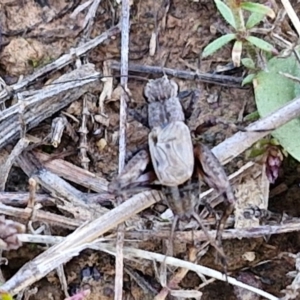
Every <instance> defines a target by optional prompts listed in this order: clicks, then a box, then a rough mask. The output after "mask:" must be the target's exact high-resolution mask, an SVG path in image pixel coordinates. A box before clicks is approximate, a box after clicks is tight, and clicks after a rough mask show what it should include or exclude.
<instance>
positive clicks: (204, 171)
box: [194, 143, 235, 265]
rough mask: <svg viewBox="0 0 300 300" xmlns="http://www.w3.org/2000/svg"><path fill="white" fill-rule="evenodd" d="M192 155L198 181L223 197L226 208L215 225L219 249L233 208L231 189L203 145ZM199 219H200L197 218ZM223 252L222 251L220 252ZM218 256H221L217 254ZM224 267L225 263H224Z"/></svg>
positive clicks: (219, 165) (213, 156)
mask: <svg viewBox="0 0 300 300" xmlns="http://www.w3.org/2000/svg"><path fill="white" fill-rule="evenodd" d="M194 155H195V171H196V173H197V175H198V178H199V181H204V182H205V183H206V184H207V185H208V186H209V187H211V188H213V189H215V190H216V191H217V192H219V193H220V194H223V195H225V196H226V197H225V199H226V204H227V208H226V211H225V212H224V213H223V215H222V217H221V219H220V221H219V222H218V225H217V235H216V241H217V244H216V243H215V245H216V246H217V248H220V247H221V245H222V243H221V238H222V231H223V229H224V227H225V223H226V220H227V218H228V217H229V215H230V214H231V212H232V211H233V208H234V203H235V197H234V193H233V191H232V187H231V185H230V183H229V180H228V177H227V175H226V173H225V171H224V169H223V167H222V165H221V163H220V162H219V160H218V159H217V158H216V157H215V155H214V154H213V153H212V152H211V151H210V149H209V148H208V147H207V146H205V145H204V144H201V143H199V144H197V145H196V146H195V147H194ZM199 219H200V217H199ZM222 251H223V250H222ZM219 254H221V253H220V252H219ZM224 257H225V256H224V255H223V253H222V254H221V260H222V261H224V263H225V259H224ZM225 265H226V263H225Z"/></svg>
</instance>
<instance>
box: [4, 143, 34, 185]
mask: <svg viewBox="0 0 300 300" xmlns="http://www.w3.org/2000/svg"><path fill="white" fill-rule="evenodd" d="M28 145H29V140H28V139H26V138H22V139H20V140H19V141H18V143H17V144H16V145H15V147H14V149H13V150H12V151H11V153H10V154H9V156H8V157H7V158H6V159H5V163H3V164H2V165H1V166H0V191H4V189H5V183H6V180H7V177H8V174H9V172H10V169H11V167H12V165H13V163H14V161H15V159H16V157H18V156H19V155H20V154H21V153H22V151H23V150H24V149H25V148H26V147H27V146H28Z"/></svg>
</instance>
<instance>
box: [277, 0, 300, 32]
mask: <svg viewBox="0 0 300 300" xmlns="http://www.w3.org/2000/svg"><path fill="white" fill-rule="evenodd" d="M281 3H282V5H283V6H284V8H285V10H286V12H287V14H288V16H289V18H290V20H291V21H292V23H293V25H294V27H295V29H296V31H297V33H298V36H299V37H300V21H299V18H298V16H297V14H296V12H295V10H294V8H293V7H292V5H291V3H290V1H289V0H281Z"/></svg>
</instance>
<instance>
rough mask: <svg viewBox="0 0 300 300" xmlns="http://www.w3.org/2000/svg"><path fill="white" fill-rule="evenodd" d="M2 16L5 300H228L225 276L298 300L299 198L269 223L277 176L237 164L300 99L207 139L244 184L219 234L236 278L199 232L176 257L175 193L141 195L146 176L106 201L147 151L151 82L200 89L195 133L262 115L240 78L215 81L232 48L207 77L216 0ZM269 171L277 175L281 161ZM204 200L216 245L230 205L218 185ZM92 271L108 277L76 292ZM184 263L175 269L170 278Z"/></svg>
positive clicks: (69, 5)
mask: <svg viewBox="0 0 300 300" xmlns="http://www.w3.org/2000/svg"><path fill="white" fill-rule="evenodd" d="M294 2H295V3H293V5H292V7H291V6H290V5H289V2H288V1H284V7H286V9H287V12H288V15H289V16H291V18H292V20H293V23H294V24H295V25H294V26H295V28H296V30H299V28H298V25H297V24H298V23H297V14H296V17H295V12H296V13H298V14H299V10H300V7H299V5H298V4H297V3H296V1H294ZM272 5H273V6H277V5H278V6H280V3H277V2H276V1H272ZM274 10H275V11H278V10H277V9H274ZM293 12H294V13H293ZM284 16H285V15H284V14H283V17H282V18H277V20H276V22H277V23H276V35H277V36H278V35H280V34H282V35H283V36H284V37H285V39H286V38H287V37H288V36H289V30H290V29H291V27H290V26H287V27H286V26H285V25H286V24H287V23H288V18H287V17H286V16H285V17H284ZM0 20H1V21H0V22H1V24H0V25H1V26H0V37H1V38H0V42H1V52H0V58H1V68H0V76H1V77H2V78H1V85H0V87H1V90H0V106H1V110H0V147H1V148H0V152H1V153H0V159H1V165H0V174H1V175H0V187H1V192H0V208H1V213H2V215H1V216H0V227H1V228H0V239H1V243H0V244H1V245H0V246H1V247H0V248H1V249H3V250H5V251H4V252H3V253H2V255H3V257H4V258H5V259H7V260H8V265H5V266H4V265H3V266H2V265H1V273H3V277H4V278H3V280H2V281H3V284H2V286H1V291H0V292H1V295H4V294H5V292H8V293H9V294H11V295H18V297H19V298H20V299H21V298H22V297H23V299H28V298H29V297H30V299H49V298H52V299H74V300H75V299H76V300H78V299H85V298H86V299H113V298H114V299H124V298H126V299H142V298H145V297H149V298H151V299H153V298H154V297H155V296H156V298H155V299H165V298H166V297H167V296H168V294H169V293H170V295H172V296H173V297H176V298H181V297H195V298H197V297H198V298H200V297H201V299H220V298H227V299H229V298H230V297H233V290H228V291H227V290H226V289H227V287H228V286H227V285H226V284H225V283H223V282H222V281H226V280H228V282H229V283H230V284H233V285H235V286H236V287H235V289H234V292H235V294H236V297H237V299H246V298H245V297H246V296H245V295H246V294H245V293H246V292H245V291H246V290H247V291H248V292H247V293H248V294H247V297H248V296H249V297H251V299H255V298H254V297H258V296H257V295H261V296H263V297H265V298H267V299H279V298H278V297H280V296H282V295H284V296H283V299H293V298H295V297H297V296H298V289H299V288H298V286H299V284H298V273H297V272H298V271H299V270H298V269H299V268H298V265H299V263H298V256H297V255H298V254H297V253H298V252H299V251H298V250H297V249H298V248H299V244H298V242H297V241H296V240H293V239H290V238H289V237H290V235H291V234H292V233H291V232H294V231H298V230H299V223H300V219H299V216H300V212H298V211H297V212H295V210H296V207H294V206H295V203H296V198H295V197H296V195H297V193H294V194H293V197H294V198H293V199H294V200H293V201H294V202H293V203H294V206H293V207H292V209H290V211H289V212H288V213H287V214H284V213H283V209H282V207H285V206H282V207H281V209H279V212H278V211H277V210H276V212H277V213H273V212H272V203H268V202H269V201H268V200H269V190H270V185H269V182H268V181H267V177H266V170H265V167H266V165H265V164H262V165H261V164H259V163H256V162H248V163H247V162H245V159H244V158H243V157H242V155H241V154H242V153H243V152H244V151H245V150H246V149H247V148H249V147H251V145H252V144H253V143H255V142H256V141H258V140H259V139H261V138H262V137H264V136H266V135H267V134H268V133H269V132H270V131H271V130H273V129H274V128H276V127H279V126H281V125H283V124H285V123H287V122H289V121H290V120H291V119H293V118H296V117H299V115H300V99H299V98H296V99H294V100H293V101H291V102H290V103H288V104H287V105H285V106H284V107H282V108H280V109H279V110H278V111H276V112H274V113H272V114H270V115H269V116H267V117H265V118H264V119H261V120H258V121H256V122H254V123H252V124H250V125H249V126H247V127H246V131H245V132H238V133H236V134H233V135H232V133H231V132H230V130H226V129H225V130H224V128H223V127H222V126H216V127H215V128H212V129H209V130H208V132H207V133H204V134H203V135H202V142H203V143H204V144H209V146H210V147H211V148H212V151H213V153H214V155H215V156H216V157H217V158H218V160H219V161H220V163H221V164H222V165H225V164H227V163H229V162H232V164H230V165H229V166H226V171H227V172H228V173H231V174H232V175H230V176H229V180H230V185H231V186H232V188H233V190H234V191H235V197H236V198H237V203H236V204H235V213H234V215H230V216H229V218H228V220H227V221H226V224H225V228H224V231H223V233H222V240H223V243H224V252H225V255H226V257H227V258H228V277H227V278H226V276H224V274H222V273H221V272H219V271H218V270H220V269H221V268H222V266H220V265H219V264H217V263H216V262H215V261H214V258H215V253H214V252H213V251H212V249H211V248H207V245H208V243H207V236H206V235H205V234H204V233H203V231H202V230H197V228H195V227H197V224H195V223H193V222H190V223H189V224H187V223H186V222H180V226H179V230H177V231H176V232H175V233H174V237H175V245H174V256H176V257H179V258H180V259H179V258H174V257H168V258H166V257H165V255H164V254H165V253H166V252H165V249H164V247H163V245H162V242H164V241H165V240H167V239H168V238H169V236H170V229H171V222H172V220H171V219H172V216H171V217H170V219H169V220H166V217H165V216H167V215H168V214H167V213H166V209H167V206H166V205H165V204H166V203H165V202H164V199H165V196H166V195H164V193H165V192H166V191H163V192H162V191H157V190H151V189H150V190H149V189H148V190H145V189H144V187H141V185H142V183H145V181H147V180H148V179H149V178H148V177H147V176H146V177H141V178H140V179H139V181H138V184H137V186H135V187H134V188H132V189H126V190H124V189H123V190H122V194H124V195H125V197H123V199H121V198H119V197H116V195H115V194H114V193H111V192H110V191H109V190H108V184H109V182H110V181H111V180H112V178H114V177H115V176H116V174H117V169H118V170H119V172H121V171H122V169H123V167H124V165H125V162H126V161H128V160H129V158H131V157H132V156H133V154H135V153H137V152H138V151H140V150H143V149H145V147H146V148H147V147H148V145H147V142H148V136H149V129H148V128H147V126H146V125H145V123H144V120H145V116H146V115H147V114H145V111H146V110H147V104H146V102H145V100H144V97H143V90H144V87H145V85H146V83H147V80H148V79H150V78H151V79H152V78H157V77H161V76H162V75H168V76H169V77H171V76H172V77H173V78H172V80H176V82H177V84H178V85H179V90H180V91H181V92H182V91H193V92H194V95H196V96H194V98H191V97H185V96H183V97H182V101H181V102H182V105H183V107H184V110H185V111H186V112H187V116H185V120H186V124H187V126H188V129H189V130H190V131H196V129H197V128H198V126H199V125H201V124H202V123H203V120H204V119H205V117H207V116H209V115H213V116H214V117H215V118H219V117H222V118H223V119H226V120H227V121H229V122H230V121H232V120H233V121H235V120H241V119H242V117H243V115H246V114H249V113H251V112H252V111H253V103H252V97H253V95H252V92H251V90H249V89H240V85H241V82H242V80H243V74H242V73H241V72H240V70H235V69H232V68H227V69H226V68H223V71H222V72H221V73H218V74H215V73H213V72H211V71H212V70H213V71H214V70H217V69H218V70H220V67H224V66H225V65H226V64H227V62H228V61H229V59H227V57H228V58H229V57H230V51H231V49H229V48H226V47H225V48H224V49H223V50H222V51H223V52H221V53H220V56H213V57H212V58H210V59H209V60H203V61H202V62H201V71H200V70H199V65H200V61H199V59H198V58H199V53H200V51H201V50H202V49H203V48H204V47H205V46H206V45H207V44H208V43H209V42H210V41H211V40H213V39H214V38H215V37H214V36H215V35H216V36H217V35H219V34H223V33H224V32H226V26H225V27H224V24H223V23H222V21H221V20H220V18H219V16H218V14H216V8H215V7H214V5H213V2H211V3H202V2H195V1H194V2H192V1H190V2H186V3H185V2H182V1H179V0H175V1H172V2H170V1H167V2H165V1H155V2H153V0H147V1H143V2H136V1H122V6H121V5H119V1H116V2H114V3H112V2H109V1H106V0H102V1H99V0H93V1H79V0H78V1H71V2H70V1H63V0H62V1H52V0H49V1H34V0H25V1H22V4H20V3H19V2H18V1H2V3H0ZM118 22H119V23H118ZM266 22H269V21H266ZM280 22H281V23H280ZM280 24H282V26H281V28H280V30H279V29H278V27H280ZM272 28H273V27H272ZM274 28H275V26H274ZM278 30H279V31H278ZM178 33H180V34H178ZM128 62H130V63H128ZM224 70H225V71H224ZM226 70H227V71H226ZM134 73H135V75H132V74H134ZM128 74H129V75H128ZM105 76H108V77H107V78H104V77H105ZM119 78H120V79H119ZM212 85H214V87H212ZM182 95H184V93H183V94H182ZM191 99H192V100H191ZM191 107H193V109H190V108H191ZM146 119H147V118H146ZM229 136H230V137H229ZM272 155H273V154H272ZM273 156H274V157H275V158H276V155H275V154H274V155H273ZM273 156H272V157H273ZM118 160H119V161H118ZM143 163H144V162H143ZM269 163H270V164H272V163H273V160H272V159H270V162H269ZM138 166H139V167H140V165H138ZM283 166H285V161H283ZM237 169H238V170H237ZM295 169H296V170H297V166H296V167H295V166H294V169H293V170H295ZM20 170H22V172H21V171H20ZM280 170H281V169H280ZM283 170H285V169H283ZM271 171H272V172H273V173H272V174H273V175H274V174H275V173H276V174H275V175H276V176H277V171H278V166H276V168H275V169H274V168H273V169H272V170H271ZM274 172H275V173H274ZM282 172H285V173H287V172H288V171H282ZM296 173H297V171H296ZM298 173H299V172H298ZM14 174H17V175H14ZM24 174H25V175H24ZM146 175H147V174H146ZM14 176H15V177H14ZM25 176H27V177H25ZM293 176H294V175H293ZM298 176H299V175H298ZM24 178H26V179H24ZM284 178H285V177H284V176H283V175H282V174H281V172H279V178H278V179H277V180H276V181H275V185H277V182H278V184H285V185H286V186H288V187H289V186H292V184H295V183H297V182H298V178H297V177H296V178H295V176H294V177H293V179H291V180H290V181H289V180H286V182H285V179H284ZM28 179H29V185H28ZM282 181H284V182H282ZM291 182H292V183H291ZM151 187H154V186H150V188H151ZM148 188H149V187H148ZM272 188H273V186H272ZM275 188H276V186H275ZM277 190H278V189H277ZM286 191H287V193H288V192H289V189H287V190H286ZM201 192H202V193H201V195H200V198H201V201H199V204H201V205H200V206H201V210H200V214H199V216H200V218H201V220H202V222H203V224H204V225H205V226H206V227H207V228H208V231H209V234H210V236H212V237H215V236H216V233H217V230H216V229H217V226H216V218H215V217H217V216H218V215H219V211H220V210H222V208H221V206H219V205H220V204H221V205H222V200H223V199H222V197H221V196H220V195H219V193H218V191H216V190H212V189H211V190H206V191H205V190H203V191H201ZM276 193H278V191H277V192H276ZM274 194H275V193H274ZM278 198H283V197H282V194H279V196H278ZM281 200H282V199H281ZM272 201H273V198H272ZM283 202H284V200H283ZM205 203H206V204H209V206H207V205H206V206H205V205H204V204H205ZM281 205H285V203H281ZM279 207H280V206H279ZM122 223H124V224H123V225H120V226H119V227H118V229H117V226H118V225H119V224H122ZM47 228H48V229H47ZM45 229H46V230H45ZM70 230H71V232H70ZM25 232H26V233H25ZM278 233H281V234H280V235H278V236H276V237H271V238H270V239H269V237H270V235H274V234H278ZM287 233H289V234H287ZM293 237H295V236H293ZM228 239H230V240H231V241H227V240H228ZM27 243H34V244H36V245H35V246H34V247H30V246H29V245H28V244H27ZM190 244H192V246H191V245H190ZM14 249H18V250H17V251H18V252H16V251H14ZM94 250H96V251H94ZM199 250H201V251H200V253H198V251H199ZM283 251H285V252H288V255H286V256H287V257H289V258H290V260H292V262H289V260H288V259H286V258H285V259H286V261H287V262H289V263H286V264H283V265H284V266H283V267H284V268H283V269H282V270H281V269H279V268H276V269H275V273H276V272H278V276H279V278H280V279H279V280H278V279H276V278H275V279H271V277H272V275H273V274H272V273H271V272H268V267H267V266H268V264H272V263H276V261H277V260H278V259H279V260H280V259H283V257H284V256H283V255H281V256H280V252H283ZM159 253H162V254H159ZM293 253H294V254H293ZM16 256H17V257H18V258H20V257H22V265H20V263H16V259H15V257H16ZM114 256H116V260H114V259H113V257H114ZM275 258H276V259H275ZM153 261H156V262H158V263H161V264H162V265H163V264H164V263H165V264H166V265H167V269H166V270H165V273H164V275H165V282H163V281H162V280H160V279H161V278H158V277H159V276H158V277H156V270H155V268H154V267H153ZM196 261H197V264H196V263H193V262H196ZM264 261H268V262H264ZM86 265H88V266H89V268H93V267H94V266H95V265H96V266H97V269H99V272H100V273H101V276H100V279H99V280H95V281H93V282H90V281H89V282H88V284H89V285H88V286H84V284H85V283H83V282H79V283H80V284H81V287H82V289H80V290H76V291H75V292H74V293H73V292H72V293H71V292H70V291H69V290H68V288H69V287H70V285H71V284H72V283H74V282H76V281H77V282H78V281H80V280H81V279H80V278H79V277H80V276H79V275H78V274H80V270H83V269H84V268H85V267H86ZM264 266H266V267H265V269H264ZM174 267H176V268H179V269H177V270H176V272H174ZM294 269H296V271H295V272H294V273H291V271H292V270H294ZM52 271H53V272H52ZM188 271H193V272H188ZM55 272H57V273H58V276H59V279H60V281H58V279H57V277H56V273H55ZM13 274H14V275H13ZM239 274H240V275H239ZM286 274H288V275H290V276H293V278H294V280H293V281H292V280H291V279H289V278H288V276H286ZM239 276H240V277H239ZM235 278H236V279H235ZM215 279H218V280H217V281H215ZM268 280H269V281H268ZM272 280H273V281H272ZM243 282H244V283H243ZM268 282H272V284H268ZM273 283H274V284H273ZM59 285H62V288H61V289H60V288H57V287H58V286H59ZM251 286H252V287H251ZM32 287H35V288H36V289H32ZM241 288H243V290H241ZM29 289H30V290H29ZM31 289H32V292H30V291H31ZM114 291H116V292H115V293H114ZM280 291H281V294H280ZM220 292H223V294H220ZM251 293H252V294H251ZM253 293H255V296H254V294H253ZM5 295H6V294H5ZM150 295H151V296H150Z"/></svg>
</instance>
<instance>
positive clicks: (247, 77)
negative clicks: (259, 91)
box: [242, 74, 256, 86]
mask: <svg viewBox="0 0 300 300" xmlns="http://www.w3.org/2000/svg"><path fill="white" fill-rule="evenodd" d="M255 76H256V75H255V74H249V75H247V76H246V77H245V78H244V79H243V81H242V86H244V85H246V84H249V83H252V81H253V79H254V78H255Z"/></svg>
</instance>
